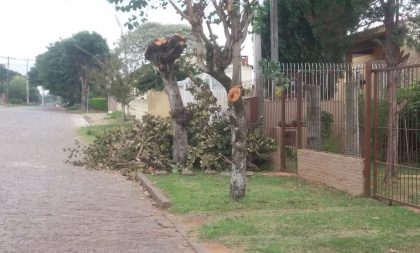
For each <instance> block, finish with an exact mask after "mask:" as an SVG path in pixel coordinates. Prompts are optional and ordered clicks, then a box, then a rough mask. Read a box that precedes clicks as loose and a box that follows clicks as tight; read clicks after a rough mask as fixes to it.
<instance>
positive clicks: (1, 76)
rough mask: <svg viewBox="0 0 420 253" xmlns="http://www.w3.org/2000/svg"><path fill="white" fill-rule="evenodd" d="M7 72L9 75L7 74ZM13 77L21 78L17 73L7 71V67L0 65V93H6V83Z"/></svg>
mask: <svg viewBox="0 0 420 253" xmlns="http://www.w3.org/2000/svg"><path fill="white" fill-rule="evenodd" d="M8 72H9V73H8ZM15 76H22V75H21V74H20V73H19V72H16V71H13V70H10V69H9V71H8V70H7V67H6V66H5V65H4V64H0V93H3V92H6V90H7V81H9V82H10V81H11V80H12V78H13V77H15Z"/></svg>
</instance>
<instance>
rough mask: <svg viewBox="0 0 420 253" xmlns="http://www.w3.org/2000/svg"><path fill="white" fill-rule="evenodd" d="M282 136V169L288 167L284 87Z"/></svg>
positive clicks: (284, 91)
mask: <svg viewBox="0 0 420 253" xmlns="http://www.w3.org/2000/svg"><path fill="white" fill-rule="evenodd" d="M281 123H282V124H281V129H280V131H281V138H280V168H281V170H285V169H287V167H286V90H285V89H284V90H283V91H282V94H281Z"/></svg>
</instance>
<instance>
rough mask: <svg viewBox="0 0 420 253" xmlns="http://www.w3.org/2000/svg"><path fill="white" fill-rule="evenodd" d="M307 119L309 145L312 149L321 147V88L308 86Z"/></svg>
mask: <svg viewBox="0 0 420 253" xmlns="http://www.w3.org/2000/svg"><path fill="white" fill-rule="evenodd" d="M306 94H307V117H308V137H307V145H308V148H310V149H319V148H320V147H321V107H320V106H321V92H320V86H318V85H308V86H307V91H306Z"/></svg>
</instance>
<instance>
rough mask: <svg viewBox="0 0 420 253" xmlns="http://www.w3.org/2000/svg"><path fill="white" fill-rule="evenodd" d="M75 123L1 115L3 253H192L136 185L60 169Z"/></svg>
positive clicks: (33, 114)
mask: <svg viewBox="0 0 420 253" xmlns="http://www.w3.org/2000/svg"><path fill="white" fill-rule="evenodd" d="M80 123H83V120H82V119H81V118H80V116H78V115H73V114H68V113H63V112H61V111H58V110H56V109H53V108H51V109H45V108H44V109H43V108H40V107H16V108H0V252H147V253H149V252H193V251H192V249H191V248H190V247H189V245H188V243H187V242H186V241H185V240H184V239H183V237H182V236H181V234H180V233H178V232H177V231H176V229H175V227H174V226H173V224H172V223H171V222H170V221H169V220H167V219H166V218H165V217H164V216H162V214H161V213H160V212H159V210H156V209H154V208H153V207H152V205H151V202H150V200H149V199H147V198H146V197H145V196H144V193H143V192H142V191H141V189H140V187H139V186H138V185H137V184H136V183H134V182H130V181H127V180H125V179H124V178H123V177H122V176H120V175H117V174H111V173H108V172H104V171H89V170H85V169H83V168H78V167H72V166H69V165H65V164H64V162H63V161H64V160H65V157H66V155H65V153H64V152H63V151H62V149H63V148H65V147H70V146H71V145H72V143H73V139H74V136H73V132H74V127H75V126H76V125H78V124H80Z"/></svg>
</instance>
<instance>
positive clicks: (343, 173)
mask: <svg viewBox="0 0 420 253" xmlns="http://www.w3.org/2000/svg"><path fill="white" fill-rule="evenodd" d="M363 169H364V164H363V159H360V158H355V157H349V156H343V155H337V154H330V153H324V152H317V151H312V150H306V149H299V150H298V175H299V176H300V177H302V178H304V179H307V180H309V181H312V182H318V183H324V184H326V185H328V186H330V187H334V188H336V189H338V190H343V191H346V192H348V193H350V194H351V195H354V196H360V195H363V184H364V177H363Z"/></svg>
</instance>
